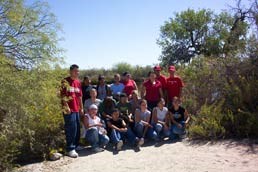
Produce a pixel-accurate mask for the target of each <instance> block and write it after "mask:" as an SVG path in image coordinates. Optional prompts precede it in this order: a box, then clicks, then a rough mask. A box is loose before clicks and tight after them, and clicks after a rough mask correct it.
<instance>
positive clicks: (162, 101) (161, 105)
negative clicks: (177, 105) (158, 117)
mask: <svg viewBox="0 0 258 172" xmlns="http://www.w3.org/2000/svg"><path fill="white" fill-rule="evenodd" d="M164 106H165V100H164V99H161V100H160V101H159V103H158V107H159V108H160V109H162V108H163V107H164Z"/></svg>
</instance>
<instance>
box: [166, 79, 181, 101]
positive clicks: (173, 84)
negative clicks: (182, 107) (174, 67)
mask: <svg viewBox="0 0 258 172" xmlns="http://www.w3.org/2000/svg"><path fill="white" fill-rule="evenodd" d="M182 87H184V83H183V81H182V79H181V78H180V77H179V76H175V77H173V78H172V77H169V78H167V92H168V98H169V101H171V100H172V99H173V98H174V97H175V96H176V97H180V96H179V94H180V89H181V88H182Z"/></svg>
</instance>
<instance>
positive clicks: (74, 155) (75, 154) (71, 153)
mask: <svg viewBox="0 0 258 172" xmlns="http://www.w3.org/2000/svg"><path fill="white" fill-rule="evenodd" d="M67 156H69V157H71V158H77V157H78V156H79V155H78V153H77V152H76V151H75V150H71V151H70V152H68V153H67Z"/></svg>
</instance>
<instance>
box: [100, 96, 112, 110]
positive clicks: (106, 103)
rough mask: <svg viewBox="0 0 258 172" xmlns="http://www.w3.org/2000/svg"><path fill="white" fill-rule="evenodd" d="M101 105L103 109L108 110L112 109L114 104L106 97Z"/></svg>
mask: <svg viewBox="0 0 258 172" xmlns="http://www.w3.org/2000/svg"><path fill="white" fill-rule="evenodd" d="M103 104H104V108H109V109H112V108H114V102H113V99H112V98H111V97H106V98H105V99H104V101H103Z"/></svg>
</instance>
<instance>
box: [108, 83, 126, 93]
mask: <svg viewBox="0 0 258 172" xmlns="http://www.w3.org/2000/svg"><path fill="white" fill-rule="evenodd" d="M124 88H125V86H124V84H122V83H119V84H118V85H117V84H114V83H113V84H111V86H110V90H111V91H112V95H117V94H118V93H122V92H123V90H124Z"/></svg>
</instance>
